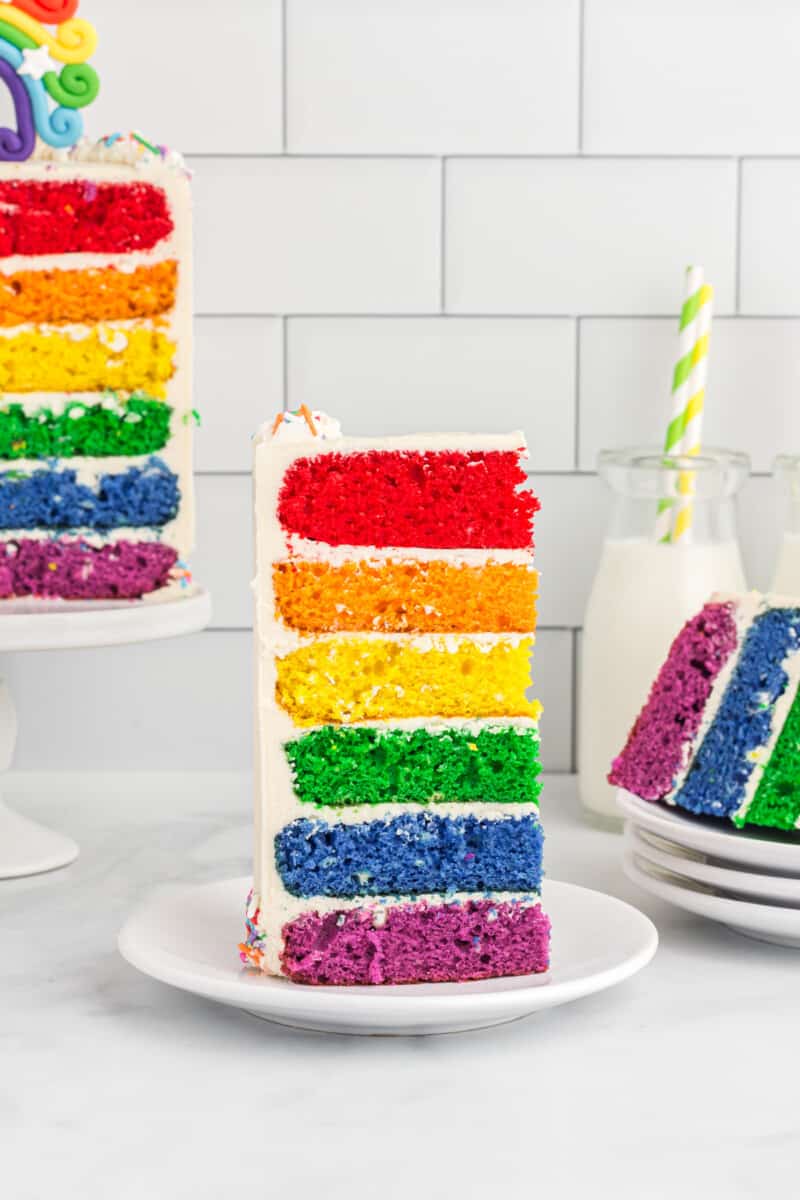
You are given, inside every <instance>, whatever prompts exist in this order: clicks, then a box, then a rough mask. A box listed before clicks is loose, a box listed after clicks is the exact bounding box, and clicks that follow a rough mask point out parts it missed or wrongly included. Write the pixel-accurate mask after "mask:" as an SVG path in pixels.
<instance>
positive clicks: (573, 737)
mask: <svg viewBox="0 0 800 1200" xmlns="http://www.w3.org/2000/svg"><path fill="white" fill-rule="evenodd" d="M578 633H579V630H578V629H576V628H574V627H573V629H572V639H571V640H572V681H571V696H570V755H569V757H570V769H571V774H573V775H575V774H576V773H577V770H578Z"/></svg>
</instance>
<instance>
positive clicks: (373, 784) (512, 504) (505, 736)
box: [241, 410, 549, 984]
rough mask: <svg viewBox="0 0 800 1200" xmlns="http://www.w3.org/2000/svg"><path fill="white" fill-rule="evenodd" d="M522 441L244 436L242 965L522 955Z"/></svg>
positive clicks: (491, 970)
mask: <svg viewBox="0 0 800 1200" xmlns="http://www.w3.org/2000/svg"><path fill="white" fill-rule="evenodd" d="M523 453H524V437H523V435H522V434H520V433H514V434H510V435H508V436H502V437H501V436H479V435H475V436H473V435H466V434H453V435H428V436H424V435H421V436H417V437H404V438H389V439H381V440H369V439H361V438H358V439H356V438H341V437H340V436H339V431H338V426H337V424H336V422H334V421H332V420H331V419H330V418H327V417H325V416H324V414H319V413H314V414H311V413H309V412H308V411H307V410H304V411H302V412H300V413H298V414H282V415H281V417H280V418H278V420H277V421H276V422H275V424H274V425H273V426H271V427H270V428H265V429H264V430H263V431H262V432H261V434H260V435H259V437H258V438H257V442H256V454H255V505H256V564H257V575H256V603H257V614H256V658H257V671H256V678H257V699H256V703H257V720H256V737H257V762H256V865H255V882H254V893H253V896H252V898H251V901H250V904H249V908H248V937H247V940H246V942H245V943H244V944H243V946H242V948H241V949H242V956H243V960H244V961H246V962H248V963H250V964H251V965H254V966H257V967H260V968H261V969H262V970H264V971H266V972H268V973H270V974H282V975H286V976H288V977H289V978H291V979H293V980H295V981H298V982H303V983H312V984H366V983H372V984H375V983H408V982H419V981H428V982H435V981H443V980H466V979H480V978H487V977H491V976H497V975H512V974H523V973H529V972H535V971H542V970H544V969H546V967H547V963H548V942H549V923H548V921H547V918H546V916H545V915H544V914H543V912H542V909H541V905H540V900H539V893H540V887H541V877H542V831H541V826H540V824H539V815H538V793H539V783H538V778H537V777H538V773H539V759H538V727H537V719H538V716H539V712H540V706H539V704H538V703H537V702H536V701H531V700H528V699H527V696H526V691H527V688H528V685H529V682H530V680H529V659H530V654H531V650H532V647H533V641H534V638H533V631H534V627H535V598H536V583H537V576H536V572H535V570H534V567H533V537H532V531H533V515H534V512H535V510H536V509H537V508H538V501H537V500H536V499H535V497H534V496H533V494H532V493H531V492H530V491H529V490H526V489H524V486H523V485H524V484H525V482H526V479H525V474H524V472H523V470H522V469H521V466H520V462H519V460H520V456H521V455H522V454H523Z"/></svg>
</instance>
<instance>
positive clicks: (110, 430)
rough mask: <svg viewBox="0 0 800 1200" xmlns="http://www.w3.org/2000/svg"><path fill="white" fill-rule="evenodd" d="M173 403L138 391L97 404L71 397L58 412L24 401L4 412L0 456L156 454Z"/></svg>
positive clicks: (167, 427)
mask: <svg viewBox="0 0 800 1200" xmlns="http://www.w3.org/2000/svg"><path fill="white" fill-rule="evenodd" d="M171 415H172V409H171V407H170V406H169V405H168V404H164V403H163V402H162V401H160V400H153V399H151V398H150V397H149V396H144V395H135V396H131V397H130V399H128V400H120V399H118V398H113V400H112V402H111V403H110V404H109V401H108V399H106V400H105V401H99V402H98V403H96V404H83V403H81V402H79V401H72V402H71V403H70V404H68V405H67V406H66V407H65V409H64V411H63V412H62V413H59V414H58V415H56V414H55V413H53V411H52V410H51V409H49V408H46V407H42V408H40V409H37V411H36V412H33V413H28V414H26V412H25V409H24V407H23V406H22V405H21V404H17V403H14V404H9V405H8V406H7V407H6V408H5V409H3V410H2V412H0V458H3V459H11V460H14V459H20V458H75V457H87V458H109V457H111V456H113V455H123V456H124V455H134V454H153V453H154V452H156V451H158V450H162V449H163V448H164V446H165V445H166V444H167V441H168V440H169V435H170V417H171Z"/></svg>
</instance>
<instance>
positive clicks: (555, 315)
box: [194, 309, 800, 321]
mask: <svg viewBox="0 0 800 1200" xmlns="http://www.w3.org/2000/svg"><path fill="white" fill-rule="evenodd" d="M194 317H195V319H197V320H200V321H275V320H282V319H284V318H286V319H289V320H292V321H304V320H305V321H319V320H324V321H430V320H446V321H575V320H581V321H674V320H675V314H674V313H668V312H664V313H643V312H640V313H621V312H620V313H597V312H594V313H593V312H585V313H580V315H578V314H576V313H575V312H552V313H540V312H485V313H482V312H440V311H439V310H438V309H435V310H434V309H425V310H420V311H419V312H286V313H276V312H196V313H194ZM714 320H715V321H800V312H774V313H756V312H752V313H749V312H721V313H718V312H715V313H714Z"/></svg>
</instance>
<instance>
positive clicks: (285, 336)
mask: <svg viewBox="0 0 800 1200" xmlns="http://www.w3.org/2000/svg"><path fill="white" fill-rule="evenodd" d="M281 356H282V358H283V363H282V366H283V378H282V381H281V386H282V388H283V411H284V412H288V411H289V318H288V317H285V316H284V317H281Z"/></svg>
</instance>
